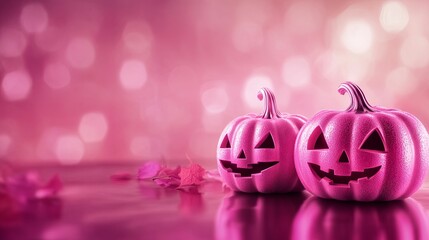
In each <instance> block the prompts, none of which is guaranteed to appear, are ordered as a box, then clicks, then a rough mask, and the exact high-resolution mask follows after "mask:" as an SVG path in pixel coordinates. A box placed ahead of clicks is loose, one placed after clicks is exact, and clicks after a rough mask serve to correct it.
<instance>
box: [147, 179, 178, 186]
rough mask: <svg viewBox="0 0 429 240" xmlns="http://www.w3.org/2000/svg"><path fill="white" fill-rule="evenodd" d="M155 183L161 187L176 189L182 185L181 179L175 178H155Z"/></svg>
mask: <svg viewBox="0 0 429 240" xmlns="http://www.w3.org/2000/svg"><path fill="white" fill-rule="evenodd" d="M153 181H154V182H155V183H156V184H158V185H159V186H161V187H165V188H176V187H178V186H179V185H180V179H179V178H175V177H163V178H155V179H153Z"/></svg>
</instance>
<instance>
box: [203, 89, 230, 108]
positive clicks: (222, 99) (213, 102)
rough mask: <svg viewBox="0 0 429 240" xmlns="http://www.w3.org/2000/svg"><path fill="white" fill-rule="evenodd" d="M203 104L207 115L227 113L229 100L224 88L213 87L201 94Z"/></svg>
mask: <svg viewBox="0 0 429 240" xmlns="http://www.w3.org/2000/svg"><path fill="white" fill-rule="evenodd" d="M201 102H202V104H203V106H204V109H205V110H206V112H207V113H220V112H223V111H225V109H226V107H227V106H228V102H229V98H228V94H227V93H226V91H225V89H224V88H222V87H213V88H209V89H207V90H205V91H204V92H203V93H202V94H201Z"/></svg>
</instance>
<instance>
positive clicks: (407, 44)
mask: <svg viewBox="0 0 429 240" xmlns="http://www.w3.org/2000/svg"><path fill="white" fill-rule="evenodd" d="M400 57H401V61H402V63H403V64H404V65H406V66H408V67H411V68H421V67H425V66H426V65H427V64H428V62H429V42H428V40H427V39H426V38H424V37H423V36H418V35H414V36H409V37H407V39H405V41H404V42H403V43H402V46H401V50H400Z"/></svg>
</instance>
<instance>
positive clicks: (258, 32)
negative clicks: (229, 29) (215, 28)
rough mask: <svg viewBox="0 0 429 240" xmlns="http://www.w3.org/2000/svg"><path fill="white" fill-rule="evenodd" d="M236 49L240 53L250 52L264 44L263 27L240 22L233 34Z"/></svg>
mask: <svg viewBox="0 0 429 240" xmlns="http://www.w3.org/2000/svg"><path fill="white" fill-rule="evenodd" d="M232 42H233V44H234V47H235V48H236V49H237V50H238V51H240V52H248V51H250V50H252V49H253V48H255V47H258V46H260V45H261V44H262V43H263V42H264V35H263V33H262V29H261V26H260V25H259V24H257V23H253V22H240V23H238V24H237V26H236V27H235V29H234V32H233V34H232Z"/></svg>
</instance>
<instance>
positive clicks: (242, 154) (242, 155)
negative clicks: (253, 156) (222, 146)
mask: <svg viewBox="0 0 429 240" xmlns="http://www.w3.org/2000/svg"><path fill="white" fill-rule="evenodd" d="M238 158H246V154H244V150H241V152H240V154H238Z"/></svg>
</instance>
